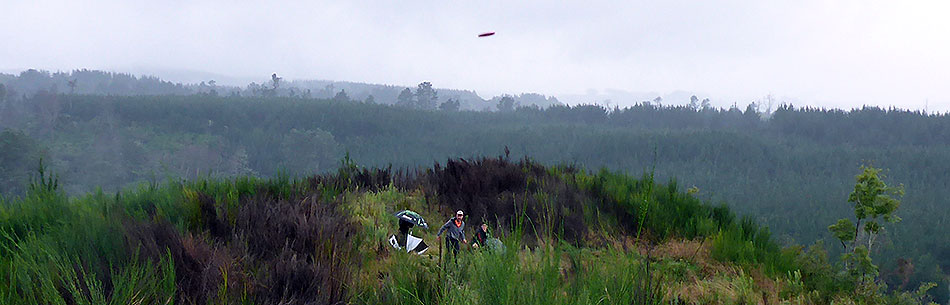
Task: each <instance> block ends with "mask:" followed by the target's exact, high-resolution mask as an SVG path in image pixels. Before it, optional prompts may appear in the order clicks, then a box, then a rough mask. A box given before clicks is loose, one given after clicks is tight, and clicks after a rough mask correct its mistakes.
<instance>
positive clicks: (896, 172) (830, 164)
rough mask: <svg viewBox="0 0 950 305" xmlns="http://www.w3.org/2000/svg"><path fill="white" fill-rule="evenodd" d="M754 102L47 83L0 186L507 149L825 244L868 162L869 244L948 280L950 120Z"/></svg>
mask: <svg viewBox="0 0 950 305" xmlns="http://www.w3.org/2000/svg"><path fill="white" fill-rule="evenodd" d="M756 108H757V107H755V106H754V105H750V106H749V107H747V108H746V109H744V110H741V109H736V108H733V109H713V108H697V107H657V106H654V105H650V104H647V103H643V104H640V105H637V106H635V107H630V108H625V109H613V110H611V111H608V110H607V109H605V108H603V107H600V106H591V105H586V106H574V107H568V106H552V107H548V108H546V109H540V108H533V107H522V108H517V110H514V111H509V112H490V113H489V112H471V111H461V112H455V111H439V110H417V109H410V108H406V107H399V106H393V105H380V104H370V103H363V102H355V101H352V100H335V99H306V98H300V97H297V98H290V97H269V98H263V97H237V96H235V97H221V96H218V97H215V96H208V95H187V96H135V97H129V96H93V95H69V94H62V93H59V94H53V93H48V92H47V93H40V94H35V95H32V96H26V97H21V98H16V99H13V98H6V99H4V100H3V101H2V103H0V128H7V129H8V130H7V131H4V132H3V133H2V134H0V147H3V150H2V154H3V156H0V170H2V171H3V174H2V176H3V177H20V178H16V179H2V180H0V183H2V184H3V185H0V192H3V193H4V194H5V196H14V195H17V194H18V193H20V192H22V190H23V189H24V185H25V183H26V182H27V181H25V180H24V177H29V170H30V168H31V167H29V166H23V164H24V163H30V162H34V161H37V160H38V159H39V157H41V156H44V157H45V160H46V161H47V163H49V164H50V165H51V166H52V169H53V170H54V172H55V173H57V174H58V175H59V176H60V182H59V183H60V184H61V185H62V186H63V187H64V188H65V189H66V190H67V191H69V192H70V193H72V194H80V193H83V192H87V191H90V190H93V189H95V188H97V187H102V188H103V189H104V190H106V191H110V192H111V191H115V190H116V189H117V188H120V187H129V186H132V185H135V184H138V183H143V182H161V181H164V180H165V179H167V178H174V179H178V178H184V179H195V178H197V177H206V176H212V177H219V176H235V175H257V176H264V177H273V176H277V175H279V174H280V173H281V172H283V173H286V174H291V175H304V174H309V173H315V172H326V171H330V170H334V169H336V168H337V166H338V164H339V160H341V159H342V158H343V156H344V155H345V154H346V153H349V155H350V157H351V158H353V159H354V160H357V162H359V163H361V164H364V165H367V166H387V165H393V166H394V167H397V168H398V167H406V166H408V167H418V166H428V165H431V164H432V163H433V162H436V161H444V160H446V159H447V158H450V157H463V158H465V157H472V156H483V155H498V154H501V153H503V152H504V151H506V150H508V151H510V155H511V158H520V157H522V156H530V157H531V158H533V159H534V160H536V161H538V162H541V163H546V164H560V163H573V164H576V165H578V166H581V167H585V168H590V169H597V168H600V167H607V168H611V169H615V170H621V171H626V172H629V173H632V174H639V173H642V172H644V171H649V170H650V169H651V168H655V171H656V174H657V175H658V177H659V178H660V179H662V180H667V179H676V180H677V184H676V185H678V187H679V188H681V189H686V188H692V187H695V188H694V191H698V193H696V194H697V196H699V197H701V198H705V199H709V200H712V201H724V202H728V203H729V204H730V205H732V207H733V208H734V209H735V210H737V211H738V212H739V213H742V214H748V215H752V216H754V217H755V218H756V219H757V220H758V221H759V222H760V223H763V224H766V225H768V226H769V227H770V228H771V229H772V231H773V233H774V235H776V236H778V237H779V238H780V239H784V240H785V241H786V242H787V243H793V242H794V243H801V244H811V243H813V242H815V241H816V240H820V239H829V241H830V237H831V235H830V234H829V233H828V231H827V227H828V225H830V224H832V223H834V221H835V220H837V219H838V218H842V217H845V216H847V215H849V213H852V211H851V207H850V206H849V205H848V203H847V197H848V194H849V193H850V192H851V188H852V187H853V185H854V176H855V175H856V174H858V170H857V168H858V167H859V165H861V164H867V163H870V164H873V165H874V166H875V167H878V168H885V169H887V171H885V174H886V175H887V178H886V180H887V181H888V182H889V183H892V184H895V185H896V184H904V186H905V188H906V196H905V197H904V199H903V206H902V207H901V209H900V212H899V216H900V217H901V218H903V219H904V221H903V222H901V223H899V224H897V225H892V226H890V227H889V229H888V231H887V232H886V233H885V234H884V235H883V236H882V237H881V238H880V244H881V245H882V247H880V249H882V250H881V252H880V253H875V254H874V255H875V256H876V260H877V261H878V262H881V265H882V267H883V268H884V270H883V271H882V274H884V275H885V276H888V274H891V273H888V272H892V271H893V270H895V268H896V262H897V259H898V258H906V259H910V260H911V261H912V264H913V265H914V266H915V269H913V270H915V271H914V272H913V277H912V278H911V280H912V281H914V282H919V281H923V280H937V279H942V278H943V277H945V275H944V274H945V272H946V271H950V234H947V232H948V231H947V229H946V228H947V225H948V222H950V209H948V207H950V205H948V199H947V198H950V162H948V160H950V116H948V115H932V114H924V113H921V112H912V111H904V110H898V109H879V108H873V107H868V108H862V109H855V110H851V111H841V110H824V109H801V108H795V107H793V106H791V105H784V106H782V107H780V108H778V109H777V110H776V111H775V112H774V113H772V114H771V116H770V117H769V119H768V120H763V119H762V116H763V115H764V114H763V113H759V112H757V111H756ZM11 160H12V161H11ZM662 180H661V181H662ZM833 245H834V244H829V247H828V248H829V249H830V250H834V249H835V247H832V246H833ZM939 282H940V283H944V281H943V280H939ZM941 289H942V290H941ZM935 291H943V292H946V291H947V289H946V287H945V286H944V285H943V284H941V287H939V288H938V289H937V290H935Z"/></svg>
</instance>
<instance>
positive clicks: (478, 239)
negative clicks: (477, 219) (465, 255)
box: [472, 222, 488, 248]
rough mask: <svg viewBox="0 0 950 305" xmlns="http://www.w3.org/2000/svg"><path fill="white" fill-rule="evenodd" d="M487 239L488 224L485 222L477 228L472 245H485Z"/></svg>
mask: <svg viewBox="0 0 950 305" xmlns="http://www.w3.org/2000/svg"><path fill="white" fill-rule="evenodd" d="M486 241H488V224H487V223H484V222H483V223H482V225H481V226H478V228H477V229H475V238H474V239H472V247H475V248H481V247H484V246H485V242H486Z"/></svg>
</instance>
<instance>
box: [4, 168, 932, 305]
mask: <svg viewBox="0 0 950 305" xmlns="http://www.w3.org/2000/svg"><path fill="white" fill-rule="evenodd" d="M402 209H412V210H414V211H418V212H420V213H421V214H422V215H423V216H424V217H425V218H426V219H428V220H430V222H431V223H433V224H437V223H440V222H441V220H443V219H446V218H447V217H448V216H449V215H451V214H453V213H454V211H455V210H456V209H464V210H466V211H470V212H469V215H470V218H469V219H468V220H467V221H468V222H469V225H470V226H474V225H475V224H478V223H480V222H482V221H486V222H488V223H489V224H490V228H491V229H490V231H491V232H492V234H493V235H494V236H496V237H498V238H500V239H501V241H502V243H503V245H504V247H496V248H485V249H478V250H475V249H470V248H468V247H465V248H464V250H463V251H462V253H461V254H460V255H459V256H458V257H451V256H449V255H448V251H445V249H442V246H441V245H439V244H436V243H434V242H433V244H432V245H431V246H432V248H431V249H430V250H429V251H428V252H426V254H424V255H415V254H407V253H404V252H401V251H396V250H395V249H393V248H392V247H390V246H389V245H388V244H387V242H386V238H387V237H388V235H389V234H392V233H394V232H395V230H396V219H395V218H394V217H393V216H392V214H393V213H394V212H396V211H399V210H402ZM0 233H2V237H3V239H2V240H0V279H2V280H0V282H2V283H4V285H0V303H4V304H603V303H608V304H667V303H687V304H740V303H742V304H749V303H758V304H771V303H780V302H784V303H796V304H831V303H862V304H907V303H908V302H909V303H911V304H914V303H920V302H923V301H925V300H926V297H925V296H924V292H925V291H926V289H927V288H928V287H927V286H923V287H922V289H923V290H920V291H914V290H913V289H914V288H913V287H912V288H911V289H908V291H907V292H903V293H894V294H885V293H884V290H882V289H880V288H879V287H878V288H873V289H864V288H861V287H860V285H859V284H860V283H859V282H857V281H856V280H855V279H854V278H852V277H849V276H847V274H843V273H840V272H838V270H841V269H840V266H835V265H833V264H831V263H829V261H828V260H827V259H826V255H827V254H825V252H824V251H821V250H820V249H819V248H817V247H816V248H813V249H811V250H809V251H802V250H800V248H788V249H784V250H782V249H780V248H779V246H778V245H777V244H776V243H775V241H774V240H773V239H772V238H771V237H770V236H769V235H768V233H767V231H765V229H763V228H760V227H759V226H757V225H756V224H754V222H752V221H751V220H748V219H741V220H737V218H736V216H735V215H734V214H733V213H732V212H731V211H730V210H729V208H727V207H725V206H721V205H720V206H715V207H714V206H710V205H709V204H708V203H706V202H702V201H700V200H699V199H697V198H696V197H695V196H694V195H691V194H689V193H684V192H679V191H677V187H676V185H675V182H671V183H669V184H658V183H655V182H654V181H653V179H652V178H651V176H650V175H647V176H645V177H644V178H643V179H634V178H632V177H629V176H626V175H623V174H618V173H616V172H610V171H601V172H597V173H590V172H587V171H584V170H580V169H575V168H572V167H544V166H541V165H539V164H537V163H535V162H532V161H530V160H527V159H524V160H521V161H518V162H511V161H509V160H507V158H505V157H498V158H476V159H471V160H462V159H455V160H449V161H448V162H446V163H445V164H440V165H437V166H435V167H433V168H431V169H426V170H412V171H394V170H392V169H388V168H387V169H367V168H362V167H359V166H357V165H355V164H354V163H353V162H352V161H351V160H349V159H344V161H343V162H342V163H341V165H340V166H339V169H338V170H337V171H336V172H334V173H330V174H325V175H319V176H312V177H309V178H307V179H291V178H287V177H277V178H271V179H258V178H253V177H238V178H232V179H200V180H195V181H190V182H189V181H176V180H171V181H168V182H165V183H162V184H146V185H141V186H139V187H138V188H135V189H130V190H127V191H122V192H117V193H114V194H108V195H107V194H106V193H104V192H102V191H98V192H94V193H90V194H87V195H84V196H79V197H69V196H67V195H66V194H65V193H64V192H63V191H62V190H61V189H60V188H59V187H58V181H57V179H56V178H55V176H51V175H49V174H48V173H46V172H43V173H38V174H37V175H35V176H34V179H33V181H32V183H30V188H29V191H28V192H27V195H26V196H23V197H18V198H15V199H12V200H7V202H5V203H3V205H0ZM413 234H414V235H418V236H420V237H422V238H423V239H425V240H427V241H433V240H434V234H435V230H434V229H429V230H425V229H422V228H416V229H415V230H414V233H413ZM469 234H471V233H470V232H469Z"/></svg>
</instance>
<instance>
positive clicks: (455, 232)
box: [435, 210, 468, 255]
mask: <svg viewBox="0 0 950 305" xmlns="http://www.w3.org/2000/svg"><path fill="white" fill-rule="evenodd" d="M463 218H465V214H464V213H462V211H461V210H459V211H458V212H455V218H452V219H449V221H447V222H445V224H444V225H442V228H440V229H439V233H436V234H435V236H436V237H435V239H436V241H438V240H439V238H442V233H443V232H445V235H446V238H445V245H446V247H448V248H449V249H452V254H453V255H458V253H459V241H461V242H463V243H466V244H467V243H468V239H466V238H465V222H464V221H462V219H463Z"/></svg>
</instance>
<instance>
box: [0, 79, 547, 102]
mask: <svg viewBox="0 0 950 305" xmlns="http://www.w3.org/2000/svg"><path fill="white" fill-rule="evenodd" d="M423 84H428V85H429V86H431V85H432V84H430V83H428V82H422V83H420V84H419V85H420V86H421V85H423ZM0 85H2V86H3V87H4V88H3V89H2V90H0V95H3V96H4V97H9V98H10V99H16V98H23V97H26V96H33V95H35V94H37V93H52V94H59V93H66V94H85V95H122V96H138V95H205V96H244V97H299V98H322V99H336V100H352V101H361V102H367V103H378V104H399V103H404V104H411V106H413V107H415V108H426V107H421V106H422V105H421V103H413V101H414V100H415V99H418V98H419V95H418V94H419V93H420V92H419V89H420V88H421V87H419V86H413V87H405V86H394V85H381V84H367V83H358V82H346V81H329V80H292V81H288V80H284V79H283V78H282V77H280V76H278V75H277V74H276V73H275V74H273V75H271V76H267V77H263V78H261V81H260V83H258V82H251V83H249V84H247V85H246V86H243V87H242V86H233V85H221V84H218V83H217V82H215V80H214V79H208V80H206V81H201V82H197V83H192V84H182V83H175V82H170V81H166V80H162V79H161V78H158V77H155V76H135V75H132V74H128V73H115V72H106V71H98V70H86V69H83V70H74V71H70V72H53V73H51V72H48V71H41V70H34V69H30V70H26V71H23V72H20V73H19V74H16V75H13V74H3V73H0ZM429 89H432V90H434V91H433V92H432V94H431V95H427V96H426V97H427V98H429V97H431V98H432V99H433V100H432V104H431V105H429V106H431V107H428V108H431V109H430V110H434V109H442V108H440V106H442V104H443V103H446V102H449V105H450V106H451V105H452V103H453V102H454V103H456V104H455V105H457V107H456V108H451V107H450V108H451V109H459V110H475V111H496V110H498V104H499V101H501V100H502V99H503V98H505V97H507V98H510V99H511V101H512V102H513V105H514V106H515V107H517V106H536V107H541V108H544V107H549V106H553V105H560V104H561V103H560V102H559V101H558V100H557V98H555V97H549V96H544V95H541V94H537V93H521V94H516V95H502V96H496V97H493V98H491V99H488V100H485V99H483V98H482V97H480V96H479V95H478V94H477V93H475V92H474V91H469V90H457V89H440V88H435V87H430V88H429ZM405 90H409V93H410V94H409V95H408V96H401V95H400V94H404V93H403V91H405ZM422 93H423V94H427V93H426V92H422Z"/></svg>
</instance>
